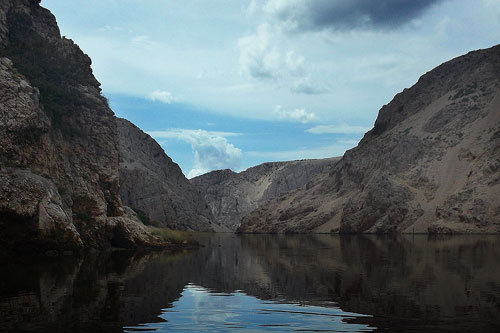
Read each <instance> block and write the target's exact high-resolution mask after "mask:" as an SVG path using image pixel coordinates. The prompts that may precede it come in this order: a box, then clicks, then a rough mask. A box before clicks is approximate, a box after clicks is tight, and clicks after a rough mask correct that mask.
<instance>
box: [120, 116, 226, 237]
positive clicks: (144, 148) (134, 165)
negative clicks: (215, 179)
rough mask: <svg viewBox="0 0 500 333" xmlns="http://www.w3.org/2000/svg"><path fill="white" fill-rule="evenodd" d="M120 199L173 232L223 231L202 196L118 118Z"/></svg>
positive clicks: (132, 127)
mask: <svg viewBox="0 0 500 333" xmlns="http://www.w3.org/2000/svg"><path fill="white" fill-rule="evenodd" d="M116 123H117V126H118V140H119V148H120V197H121V199H122V202H123V204H124V205H127V206H129V207H131V208H133V209H135V210H136V211H138V212H139V213H140V214H144V215H145V216H146V217H147V218H148V219H150V220H151V223H153V224H160V225H163V226H168V227H171V228H175V229H182V230H196V231H215V230H216V231H222V230H227V229H224V228H221V227H219V226H218V225H217V224H215V223H212V222H215V221H214V218H213V216H212V214H211V213H210V209H209V208H208V206H207V204H206V203H205V201H204V199H203V198H202V196H201V194H200V193H199V192H198V191H197V190H196V189H195V188H194V187H193V185H191V183H190V182H189V180H187V179H186V177H184V174H183V173H182V171H181V169H180V168H179V166H178V165H177V164H176V163H174V162H173V161H172V159H171V158H170V157H168V156H167V155H166V154H165V152H164V151H163V149H162V148H161V147H160V145H159V144H158V143H157V142H156V141H155V140H154V139H153V138H151V137H150V136H149V135H148V134H146V133H144V132H143V131H141V130H140V129H139V128H138V127H137V126H135V125H134V124H132V123H131V122H129V121H128V120H126V119H121V118H117V119H116Z"/></svg>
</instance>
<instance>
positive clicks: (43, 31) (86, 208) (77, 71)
mask: <svg viewBox="0 0 500 333" xmlns="http://www.w3.org/2000/svg"><path fill="white" fill-rule="evenodd" d="M39 2H40V1H36V0H2V1H1V2H0V92H1V94H0V244H1V245H2V247H7V248H9V249H13V248H15V249H17V250H28V251H30V250H47V249H58V250H66V249H67V250H75V249H80V248H82V247H91V248H105V247H109V246H118V247H127V248H136V247H148V246H161V245H162V242H161V241H160V240H159V239H156V238H155V237H153V236H151V235H150V233H149V232H148V230H147V228H146V227H145V226H144V225H143V224H142V223H141V222H140V221H139V220H138V219H137V217H136V216H135V214H133V212H130V210H125V209H124V207H123V206H122V202H121V200H120V193H119V187H120V184H119V166H120V165H119V159H120V157H119V156H120V155H119V154H120V149H119V148H120V146H119V142H118V131H117V125H116V120H115V116H114V114H113V112H112V111H111V109H110V108H109V106H108V102H107V100H106V98H104V97H103V96H102V95H101V89H100V84H99V82H98V81H97V80H96V79H95V77H94V76H93V74H92V69H91V67H90V64H91V60H90V58H89V57H88V56H87V55H86V54H84V53H83V52H82V51H81V50H80V48H79V47H78V46H77V45H76V44H74V43H73V41H71V40H69V39H66V38H64V37H63V38H61V35H60V32H59V29H58V27H57V23H56V20H55V18H54V16H53V15H52V14H51V13H50V12H49V11H48V10H46V9H45V8H42V7H40V6H39Z"/></svg>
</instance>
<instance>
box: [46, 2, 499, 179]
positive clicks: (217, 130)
mask: <svg viewBox="0 0 500 333" xmlns="http://www.w3.org/2000/svg"><path fill="white" fill-rule="evenodd" d="M42 6H45V7H47V8H49V9H50V10H51V11H52V12H53V13H54V14H55V15H56V17H57V20H58V23H59V26H60V29H61V33H62V35H65V36H67V37H68V38H71V39H73V40H74V41H75V42H76V43H77V44H79V45H80V47H81V48H82V50H83V51H84V52H85V53H87V54H88V55H89V56H90V57H91V58H92V61H93V64H92V68H93V70H94V74H95V75H96V77H97V79H98V80H99V81H100V82H101V84H102V88H103V92H104V94H105V95H106V96H107V97H108V98H109V100H110V103H111V107H112V108H113V110H114V111H115V113H116V114H117V115H118V116H120V117H124V118H127V119H129V120H131V121H132V122H134V123H135V124H137V125H138V126H139V127H140V128H141V129H143V130H144V131H146V132H148V133H149V134H150V135H152V136H153V137H154V138H155V139H157V141H158V142H159V143H160V144H161V145H162V147H163V148H164V149H165V151H166V152H167V154H168V155H170V157H172V159H173V160H174V161H176V162H177V163H178V164H179V165H180V166H181V168H182V170H183V172H184V173H185V174H186V176H188V177H193V176H196V175H199V174H202V173H205V172H208V171H210V170H214V169H223V168H231V169H233V170H235V171H240V170H244V169H246V168H248V167H250V166H253V165H256V164H259V163H262V162H266V161H279V160H293V159H304V158H324V157H331V156H339V155H342V154H343V152H344V151H345V150H346V149H349V148H352V147H354V146H356V144H357V142H358V141H359V139H360V138H361V137H362V136H363V134H364V132H366V131H367V130H368V129H370V128H371V127H372V125H373V123H374V121H375V118H376V116H377V113H378V110H379V109H380V107H381V106H382V105H384V104H387V103H388V102H389V101H390V100H391V99H392V97H393V96H394V95H395V94H396V93H398V92H399V91H401V90H403V89H404V88H406V87H410V86H411V85H413V84H414V83H415V82H416V81H417V80H418V78H419V76H420V75H422V74H423V73H425V72H427V71H429V70H431V69H432V68H434V67H435V66H437V65H439V64H441V63H442V62H444V61H446V60H449V59H451V58H453V57H456V56H459V55H461V54H464V53H467V52H468V51H470V50H474V49H479V48H487V47H490V46H493V45H495V44H498V43H499V42H500V1H499V0H377V1H373V0H349V1H347V0H183V1H178V0H43V1H42Z"/></svg>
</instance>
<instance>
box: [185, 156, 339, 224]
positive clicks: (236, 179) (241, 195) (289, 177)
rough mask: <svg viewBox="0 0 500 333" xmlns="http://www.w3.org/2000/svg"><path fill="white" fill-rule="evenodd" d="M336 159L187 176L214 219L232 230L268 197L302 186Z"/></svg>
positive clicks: (264, 164) (277, 163) (278, 163)
mask: <svg viewBox="0 0 500 333" xmlns="http://www.w3.org/2000/svg"><path fill="white" fill-rule="evenodd" d="M338 159H339V158H328V159H318V160H300V161H289V162H268V163H263V164H260V165H257V166H255V167H252V168H249V169H247V170H245V171H242V172H240V173H236V172H233V171H231V170H217V171H212V172H209V173H206V174H204V175H201V176H198V177H195V178H193V179H191V183H192V184H193V185H194V186H195V187H196V188H198V190H199V191H200V192H201V193H202V194H203V196H204V199H205V201H206V202H207V204H208V205H209V206H210V208H211V210H212V214H213V215H214V217H215V219H216V221H217V222H218V223H220V224H222V225H224V226H226V227H228V228H229V229H230V230H232V231H235V230H236V229H237V228H238V227H239V225H240V222H241V219H242V218H243V217H244V216H245V215H247V214H248V213H250V212H251V211H253V210H255V209H257V208H259V207H260V206H262V205H264V204H265V203H267V202H268V201H269V200H271V199H273V198H276V197H278V196H280V195H282V194H284V193H286V192H289V191H292V190H295V189H298V188H300V187H302V186H304V185H306V184H307V183H308V182H309V181H310V180H311V179H312V178H313V177H314V176H315V175H317V174H319V173H321V172H323V171H325V170H326V169H327V168H328V167H330V166H331V165H333V164H335V163H336V162H337V161H338Z"/></svg>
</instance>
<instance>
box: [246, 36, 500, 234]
mask: <svg viewBox="0 0 500 333" xmlns="http://www.w3.org/2000/svg"><path fill="white" fill-rule="evenodd" d="M499 91H500V45H497V46H494V47H492V48H490V49H485V50H478V51H474V52H470V53H468V54H466V55H463V56H460V57H458V58H455V59H453V60H450V61H448V62H446V63H444V64H442V65H440V66H438V67H437V68H435V69H433V70H432V71H430V72H428V73H427V74H425V75H423V76H422V77H421V78H420V79H419V80H418V82H417V83H416V84H415V85H414V86H413V87H411V88H409V89H405V90H404V91H403V92H401V93H399V94H397V95H396V96H395V97H394V99H393V100H392V101H391V102H390V103H389V104H387V105H385V106H383V107H382V108H381V109H380V111H379V114H378V117H377V120H376V121H375V125H374V127H373V129H372V130H371V131H369V132H368V133H366V134H365V136H364V138H363V139H362V140H361V141H360V143H359V144H358V146H357V147H356V148H353V149H351V150H349V151H347V152H346V153H345V155H344V156H343V158H342V159H341V160H340V161H339V162H338V163H337V164H335V165H334V166H332V167H330V169H329V170H328V172H325V173H323V174H321V175H319V176H318V177H316V178H315V179H314V181H313V182H311V183H310V184H308V186H307V187H306V188H302V189H299V190H297V191H294V192H290V193H287V194H285V195H283V196H280V197H279V198H277V199H274V200H272V201H271V202H269V203H268V204H266V205H265V206H263V207H260V208H259V209H257V210H255V211H253V212H252V213H251V214H249V215H247V216H246V217H245V219H244V220H243V222H242V225H241V227H240V228H239V231H240V232H341V233H359V232H370V233H371V232H374V233H388V232H413V231H415V232H424V233H486V232H499V231H500V200H499V198H500V172H499V170H500V94H499Z"/></svg>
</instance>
